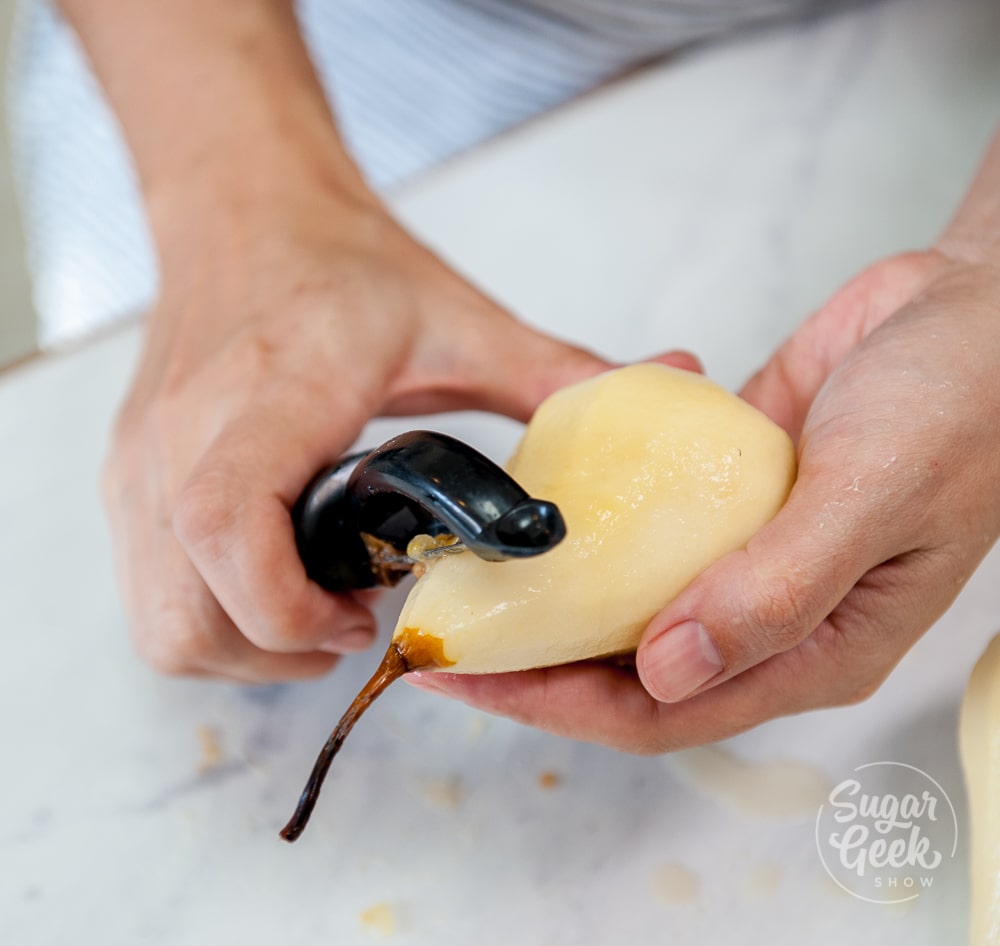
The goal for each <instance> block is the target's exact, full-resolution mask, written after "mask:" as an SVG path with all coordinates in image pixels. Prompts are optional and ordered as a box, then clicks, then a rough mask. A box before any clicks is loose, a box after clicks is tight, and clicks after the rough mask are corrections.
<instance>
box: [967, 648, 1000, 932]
mask: <svg viewBox="0 0 1000 946" xmlns="http://www.w3.org/2000/svg"><path fill="white" fill-rule="evenodd" d="M959 734H960V740H959V741H960V746H961V754H962V768H963V769H964V771H965V787H966V794H967V795H968V798H969V814H970V818H971V822H972V823H971V830H970V831H969V838H970V842H971V845H972V858H971V869H970V873H971V880H972V899H971V903H970V915H969V944H970V946H995V944H997V943H1000V634H998V635H997V636H996V637H995V638H993V640H992V641H991V643H990V645H989V646H988V647H987V648H986V652H985V653H984V654H983V656H982V657H980V659H979V662H978V663H977V664H976V666H975V669H974V670H973V671H972V676H971V677H970V679H969V685H968V687H967V688H966V691H965V698H964V700H963V701H962V716H961V722H960V724H959Z"/></svg>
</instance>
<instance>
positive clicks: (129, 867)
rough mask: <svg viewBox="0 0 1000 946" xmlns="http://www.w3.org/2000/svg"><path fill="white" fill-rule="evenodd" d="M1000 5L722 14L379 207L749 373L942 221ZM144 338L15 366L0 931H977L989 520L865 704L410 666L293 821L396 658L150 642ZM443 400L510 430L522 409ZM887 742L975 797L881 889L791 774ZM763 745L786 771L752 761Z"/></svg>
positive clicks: (521, 298) (4, 499)
mask: <svg viewBox="0 0 1000 946" xmlns="http://www.w3.org/2000/svg"><path fill="white" fill-rule="evenodd" d="M998 37H1000V6H998V5H997V4H996V3H995V2H994V0H952V2H951V3H949V4H947V5H945V4H940V3H937V2H936V0H896V2H888V3H883V4H880V5H878V6H875V7H872V8H865V9H859V10H855V11H852V12H850V13H847V14H843V15H839V16H837V17H834V18H831V19H828V20H825V21H820V22H816V23H810V24H805V25H801V26H793V27H782V28H778V29H774V30H769V31H765V32H760V33H757V34H755V35H753V36H749V37H744V38H741V39H734V40H732V41H731V42H728V43H725V44H722V45H719V46H715V47H713V48H711V49H705V50H699V51H694V52H691V53H689V54H686V55H684V56H680V57H677V58H676V59H674V60H673V61H672V62H669V63H665V64H663V65H660V66H658V67H656V68H653V69H650V70H648V71H646V72H643V73H641V74H638V75H635V76H632V77H630V78H629V79H627V80H625V81H622V82H619V83H616V84H615V85H613V86H611V87H609V88H607V89H605V90H602V91H601V92H599V93H598V94H595V95H592V96H589V97H587V98H586V99H585V100H582V101H580V102H578V103H575V104H574V105H572V106H570V107H568V108H566V109H563V110H562V111H560V112H559V113H557V114H554V115H552V116H550V117H548V118H546V119H544V120H542V121H539V122H536V123H533V124H532V125H530V126H528V127H526V128H524V129H521V130H519V131H518V132H516V133H514V134H511V135H508V136H505V137H504V138H502V139H500V140H498V141H496V142H493V143H492V144H490V145H488V146H486V147H484V148H482V149H480V150H478V151H476V152H474V153H470V154H468V155H465V156H463V157H462V158H460V159H458V160H456V161H453V162H451V163H450V164H449V165H448V166H446V167H443V168H441V169H439V170H438V171H436V172H434V173H433V174H431V175H428V176H427V177H425V178H424V179H422V180H421V181H419V182H416V183H414V184H412V185H411V186H409V187H407V188H405V189H404V190H402V191H400V192H399V193H398V194H396V195H394V202H395V206H396V207H397V209H398V212H399V214H400V215H401V216H402V218H403V219H404V220H405V221H406V222H407V223H408V224H409V225H410V226H411V227H413V228H414V229H415V230H416V231H417V232H418V233H419V234H420V235H421V236H422V237H423V238H424V239H426V240H427V241H428V242H429V243H431V244H432V245H433V246H434V247H436V248H437V249H438V250H439V251H440V252H442V253H443V254H444V255H445V256H446V257H448V258H449V259H451V260H452V261H454V263H455V265H456V266H458V267H460V268H461V269H462V270H463V271H465V272H467V273H468V274H470V276H471V277H472V278H474V279H475V280H476V281H477V282H479V283H480V284H481V285H483V286H485V287H486V288H487V289H488V290H489V291H491V292H492V293H493V294H494V295H496V296H497V297H499V298H500V299H501V300H502V301H503V302H505V303H506V304H508V305H509V306H510V307H511V308H512V309H513V310H514V311H516V312H517V313H519V314H520V315H522V316H523V317H524V318H526V319H528V320H529V321H531V322H533V323H535V324H538V325H540V326H544V327H546V328H548V329H550V330H552V331H555V332H557V333H559V334H562V335H564V336H567V337H570V338H572V339H574V340H576V341H578V342H582V343H584V344H587V345H590V346H592V347H594V348H596V349H598V350H600V351H602V352H605V353H606V354H608V355H610V356H612V357H616V358H622V359H626V358H632V357H637V356H641V355H643V354H645V353H647V352H649V351H652V350H659V349H663V348H667V347H673V346H687V347H690V348H692V349H693V350H695V351H697V352H699V353H701V355H702V356H703V358H704V360H705V363H706V366H707V369H708V371H709V373H710V374H711V375H712V376H713V377H715V378H716V379H718V380H720V381H722V382H723V383H725V384H727V385H729V386H731V387H736V386H738V385H739V383H740V382H741V380H742V379H744V378H745V377H746V376H747V375H749V374H750V373H751V372H752V371H753V369H754V368H755V367H756V366H757V365H758V364H759V363H760V362H761V361H762V360H763V359H764V358H765V357H766V356H767V354H768V353H769V352H770V351H771V350H772V349H773V348H774V347H775V346H776V344H777V343H778V342H779V341H780V340H781V339H782V338H783V337H784V336H785V335H786V334H787V333H788V332H789V331H790V330H791V328H792V327H793V326H794V325H795V324H796V323H797V322H798V321H799V320H800V319H801V318H802V317H803V316H804V315H805V314H807V313H808V312H809V311H810V310H811V309H812V308H813V307H815V306H816V305H818V304H819V303H821V302H822V301H823V300H824V298H825V297H826V296H827V295H828V294H829V293H830V292H831V291H832V290H833V289H834V288H835V287H836V286H838V285H839V284H840V283H842V282H843V281H845V280H846V279H847V278H848V277H849V276H850V275H852V274H853V273H854V272H856V271H857V270H858V269H859V268H860V267H862V266H863V265H864V264H865V263H867V262H870V261H873V260H875V259H876V258H878V257H879V256H882V255H885V254H887V253H890V252H893V251H896V250H901V249H906V248H910V247H919V246H921V245H925V244H926V243H927V242H928V241H929V240H931V239H932V238H933V237H934V235H935V233H936V232H937V231H938V230H939V228H940V227H941V226H942V225H943V224H944V223H945V222H946V220H947V219H948V216H949V215H950V213H951V211H952V209H953V208H954V206H955V204H956V202H957V200H958V198H959V196H960V195H961V193H962V190H963V188H964V186H965V184H966V183H967V181H968V180H969V178H970V176H971V174H972V172H973V169H974V167H975V165H976V163H977V161H978V157H979V155H980V154H981V152H982V150H983V148H984V146H985V144H986V142H987V139H988V137H989V135H990V133H991V130H992V128H993V127H994V125H995V123H996V122H997V120H998V119H1000V94H998V92H1000V54H998ZM137 338H138V333H137V330H135V329H132V330H128V331H124V332H121V333H119V334H117V335H114V336H113V337H109V338H106V339H104V340H101V341H99V342H95V343H93V344H91V345H89V346H86V347H85V348H83V349H81V350H79V351H77V352H76V353H73V354H71V355H64V356H60V357H52V358H49V359H43V360H42V361H40V362H36V363H34V364H31V365H28V366H24V367H22V368H20V369H17V370H15V371H13V372H10V373H8V374H7V375H6V376H4V377H2V378H0V444H2V445H3V447H2V460H0V522H2V523H3V526H2V528H0V626H2V627H3V629H4V639H5V656H4V659H3V660H2V661H0V706H2V712H0V735H2V740H3V746H4V749H5V757H6V762H5V763H4V770H5V773H6V774H5V776H4V778H3V790H2V799H3V805H2V810H0V871H2V877H3V883H2V884H0V942H3V943H10V944H18V946H32V944H65V943H101V944H119V943H121V944H130V946H137V944H155V946H160V944H171V946H187V944H198V946H203V944H206V943H211V944H213V946H229V944H233V946H237V944H238V946H319V944H323V946H327V944H331V943H335V944H338V946H340V944H364V943H368V942H376V941H384V942H391V943H398V944H400V946H408V944H430V943H434V944H436V946H447V944H452V943H454V944H459V946H473V944H475V946H500V944H504V946H507V944H513V943H517V944H519V946H576V944H580V946H592V944H614V946H618V944H623V943H637V944H659V943H666V942H669V943H672V944H678V946H683V944H692V946H693V944H703V943H721V942H730V941H734V940H736V939H738V940H739V941H740V942H742V943H745V944H768V946H774V944H783V943H788V944H792V943H795V944H798V943H801V942H808V943H810V944H813V946H823V944H835V943H836V944H840V943H842V942H852V943H857V944H868V943H871V944H875V943H879V944H883V943H904V942H905V943H907V944H910V946H922V944H927V946H930V944H934V946H940V944H942V943H948V944H955V943H959V942H962V941H963V939H964V938H965V935H966V933H965V931H966V927H967V922H966V901H967V896H968V877H967V870H966V867H965V856H966V833H967V831H968V825H967V817H966V809H965V804H964V799H963V789H962V781H961V774H960V769H959V763H958V758H957V752H956V741H955V729H956V718H957V711H958V703H959V700H960V698H961V694H962V690H963V688H964V685H965V681H966V679H967V676H968V674H969V671H970V669H971V667H972V665H973V663H974V661H975V659H976V657H977V655H978V654H979V653H980V652H981V650H982V648H983V647H984V645H985V643H986V641H987V640H988V639H989V638H990V637H991V636H992V634H993V633H994V632H995V631H996V630H997V629H998V628H1000V592H998V590H997V589H998V587H1000V554H998V553H997V552H996V551H994V553H993V554H992V555H991V556H990V557H989V558H988V559H987V560H986V562H985V563H984V564H983V565H982V567H981V568H980V570H979V572H978V573H977V574H976V576H974V578H973V580H972V581H971V582H970V584H969V585H968V586H967V588H966V589H965V591H964V592H963V593H962V595H961V597H960V598H959V600H958V601H957V602H956V604H955V605H954V606H953V607H952V609H951V610H950V611H949V612H948V614H946V615H945V616H944V617H943V618H942V619H941V621H940V622H939V624H938V625H937V626H936V627H935V628H933V629H932V630H931V631H930V632H929V633H928V634H927V635H926V636H925V637H924V639H923V640H921V641H920V642H919V643H918V644H917V646H916V647H914V649H913V650H912V651H911V652H910V654H909V655H908V656H907V657H906V658H905V659H904V661H903V663H902V664H901V665H900V667H899V668H898V670H897V672H896V673H894V674H893V675H892V676H891V678H890V679H889V681H888V682H887V683H886V684H885V685H884V686H883V687H882V689H881V690H880V691H879V692H878V693H877V694H876V695H875V696H874V697H873V698H872V699H871V700H869V701H868V702H866V703H864V704H862V705H858V706H853V707H849V708H844V709H838V710H828V711H822V712H815V713H810V714H806V715H803V716H798V717H794V718H789V719H783V720H778V721H776V722H773V723H771V724H768V725H766V726H763V727H760V728H758V729H756V730H754V731H752V732H750V733H747V734H745V735H744V736H741V737H739V738H736V739H733V740H730V741H728V742H727V743H726V744H725V745H724V746H722V747H721V748H720V749H718V750H717V752H716V753H715V754H714V755H711V754H710V755H708V756H705V755H701V756H699V755H698V754H695V755H693V756H681V757H675V756H667V757H663V758H652V759H649V758H634V757H630V756H624V755H619V754H616V753H613V752H611V751H608V750H604V749H601V748H597V747H593V746H589V745H583V744H577V743H574V742H571V741H566V740H560V739H556V738H554V737H550V736H547V735H544V734H542V733H538V732H534V731H531V730H528V729H526V728H523V727H520V726H517V725H515V724H513V723H509V722H506V721H503V720H499V719H494V718H490V717H487V716H484V715H481V714H479V713H477V712H475V711H472V710H470V709H468V708H466V707H463V706H460V705H456V704H452V703H449V702H447V701H444V700H442V699H440V698H437V697H434V696H431V695H428V694H425V693H420V692H416V691H411V689H410V688H407V687H399V688H398V689H395V690H394V691H390V693H389V694H387V695H386V696H385V697H384V699H383V700H382V701H381V702H380V703H379V704H378V705H376V707H375V708H374V709H373V710H372V712H371V714H370V715H369V716H368V717H367V718H366V719H365V720H364V721H363V722H362V724H361V725H359V727H358V729H357V730H356V732H355V734H354V736H353V737H352V740H351V741H350V742H349V743H348V745H347V747H346V748H345V749H344V752H343V753H342V755H341V757H340V758H339V760H338V764H337V765H336V766H335V768H334V770H333V772H332V776H331V779H330V781H329V783H328V785H327V787H326V789H325V792H324V795H323V798H322V801H321V805H320V808H319V809H318V811H317V814H316V817H315V819H314V822H313V824H312V825H311V827H310V830H309V831H308V832H307V833H306V835H305V836H304V837H303V839H302V840H301V841H299V842H298V843H297V844H296V845H294V846H289V845H285V844H283V843H282V842H280V841H279V840H278V839H277V831H278V829H279V828H280V827H281V825H282V824H283V823H284V820H285V819H286V818H287V816H288V814H289V813H290V809H291V807H292V806H293V804H294V802H295V799H296V798H297V795H298V792H299V790H300V788H301V785H302V782H303V779H304V777H305V775H306V774H307V772H308V769H309V767H310V766H311V764H312V761H313V757H314V754H315V752H316V750H317V749H318V747H319V745H320V744H321V742H322V740H323V739H324V738H325V736H326V734H327V732H328V731H329V728H330V726H331V725H332V723H333V722H334V721H335V719H336V717H337V716H338V715H339V713H340V712H341V710H342V709H343V708H344V706H345V705H346V704H347V702H349V700H350V698H351V696H352V695H353V693H354V691H355V690H356V688H357V686H358V685H359V683H360V682H362V681H363V679H364V678H366V677H367V675H368V674H369V672H370V671H371V669H372V668H373V666H374V663H375V662H376V660H377V657H376V655H375V653H369V654H364V655H360V656H356V657H352V658H350V659H348V660H345V661H344V663H343V664H342V666H341V667H340V668H339V669H338V670H337V671H336V672H335V673H334V674H333V675H331V676H330V677H329V678H328V679H324V680H321V681H316V682H312V683H309V684H302V685H287V686H272V687H256V688H243V687H238V686H234V685H227V684H217V683H206V682H194V681H181V680H170V679H163V678H160V677H157V676H156V675H155V674H153V673H152V672H151V671H149V670H148V669H146V668H145V667H144V666H143V665H141V664H140V663H139V661H138V660H137V659H136V658H135V657H134V656H133V654H132V652H131V650H130V648H129V645H128V643H127V635H126V630H125V626H124V620H123V616H122V611H121V606H120V603H119V600H118V597H117V591H116V586H115V582H114V576H113V571H112V565H111V558H110V550H109V545H108V540H107V537H106V531H105V526H104V522H103V518H102V514H101V510H100V505H99V501H98V489H97V480H98V470H99V464H100V458H101V455H102V453H103V450H104V445H105V442H106V438H107V432H108V427H109V424H110V419H111V417H112V414H113V411H114V408H115V405H116V403H117V401H118V399H119V398H120V396H121V394H122V391H123V389H124V386H125V384H126V382H127V379H128V375H129V372H130V370H131V368H132V365H133V360H134V356H135V351H136V346H137ZM434 423H435V425H436V426H437V427H439V428H440V429H445V430H448V431H451V432H453V433H456V434H458V435H459V436H462V437H464V438H466V439H468V440H470V441H472V442H473V443H476V444H477V445H479V446H480V447H481V448H483V449H485V450H487V451H488V452H490V453H492V454H493V455H495V456H497V457H498V458H502V457H503V456H504V455H505V454H506V452H507V450H508V449H509V448H510V446H511V444H512V443H513V441H514V439H515V438H516V435H517V429H516V427H515V425H513V424H511V423H509V422H507V421H503V420H500V419H497V418H489V417H482V416H480V415H473V414H461V415H451V416H448V417H445V418H440V419H436V420H435V422H434ZM417 425H418V422H413V421H412V420H411V422H410V423H409V424H407V426H417ZM396 429H401V428H400V427H399V426H398V425H395V424H393V423H392V422H389V421H380V422H377V423H376V424H373V425H372V429H371V430H370V431H369V432H368V433H367V435H366V437H367V439H368V441H369V442H375V441H376V440H378V439H380V438H382V437H384V436H386V435H388V434H389V433H390V432H392V431H394V430H396ZM398 603H399V601H398V596H395V597H394V596H389V597H388V598H387V599H386V600H385V601H384V602H383V603H382V605H381V614H382V618H383V623H384V624H388V623H390V621H391V617H392V611H393V608H395V607H398ZM775 760H784V761H785V767H784V768H777V767H776V762H775ZM880 760H895V761H897V762H900V763H904V764H906V765H912V766H916V767H919V768H920V769H922V770H924V771H926V772H927V773H929V774H930V775H932V776H933V778H934V779H935V780H936V781H937V782H938V783H939V785H940V786H941V788H942V789H943V790H945V791H947V794H948V795H949V796H950V798H951V799H952V801H953V802H954V805H955V809H956V814H957V821H958V827H959V832H958V833H959V837H958V846H957V854H956V856H955V857H954V859H950V860H948V862H947V863H945V864H944V865H943V866H942V867H941V868H940V869H939V870H938V871H937V873H936V876H935V882H934V886H933V889H931V890H927V891H925V892H924V893H923V894H922V895H921V896H920V897H919V899H916V900H912V901H909V902H908V903H905V904H900V905H897V906H891V907H890V906H885V905H876V904H872V903H868V902H865V901H862V900H859V899H857V898H855V897H852V896H849V895H848V894H847V893H845V892H844V891H842V890H841V889H840V888H839V887H837V886H836V885H835V884H834V883H833V882H832V880H831V879H830V878H829V877H828V876H827V875H826V873H825V872H824V869H823V866H822V864H821V861H820V858H819V856H818V852H817V844H816V838H815V834H816V830H815V825H816V805H815V799H814V798H810V797H809V796H808V793H807V795H806V803H805V804H803V803H801V802H802V799H801V798H799V800H798V802H796V801H795V799H793V798H792V796H791V795H790V794H789V790H790V788H792V787H794V786H792V785H791V783H794V782H798V781H801V780H802V778H805V780H806V781H807V782H808V781H809V778H811V777H813V776H815V779H816V780H818V784H820V785H821V786H825V785H827V784H829V785H831V786H832V785H833V784H835V783H837V782H839V781H841V780H842V779H844V778H846V777H848V776H849V775H850V774H851V773H852V772H853V771H854V770H855V769H856V768H857V767H858V766H861V765H865V764H867V763H872V762H877V761H880ZM720 766H721V774H720ZM713 772H714V773H715V774H712V773H713ZM734 772H735V773H736V774H735V775H734V774H733V773H734ZM776 773H777V776H776ZM758 776H759V777H758ZM775 776H776V777H775ZM762 778H763V781H764V783H765V784H766V785H769V786H770V787H769V788H768V793H769V796H770V800H771V804H760V803H759V801H760V799H759V798H758V799H757V801H754V799H753V798H751V796H750V794H749V793H750V788H751V783H754V784H757V785H758V786H759V784H760V782H761V779H762ZM768 778H771V779H772V781H771V782H770V783H769V782H768ZM758 794H759V793H758Z"/></svg>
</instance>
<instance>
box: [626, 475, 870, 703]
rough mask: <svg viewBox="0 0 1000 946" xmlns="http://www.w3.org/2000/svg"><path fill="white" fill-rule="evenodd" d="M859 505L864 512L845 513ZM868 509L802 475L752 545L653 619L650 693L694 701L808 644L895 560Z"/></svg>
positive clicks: (641, 669)
mask: <svg viewBox="0 0 1000 946" xmlns="http://www.w3.org/2000/svg"><path fill="white" fill-rule="evenodd" d="M848 486H849V484H848ZM834 494H836V495H834ZM845 496H847V497H849V499H848V500H845V499H844V497H845ZM851 498H853V499H854V502H855V503H858V504H859V505H858V506H857V507H856V508H855V509H845V508H844V506H845V503H849V501H850V499H851ZM834 503H836V505H834ZM863 503H864V499H863V496H862V495H861V494H857V493H850V492H847V493H845V492H844V487H843V485H842V484H840V483H839V482H836V481H831V480H830V479H828V478H826V477H821V476H817V475H812V476H811V475H809V473H808V472H806V473H800V477H799V480H798V481H797V482H796V485H795V487H794V488H793V490H792V493H791V495H790V496H789V499H788V501H787V502H786V504H785V506H784V508H783V509H782V510H781V511H780V512H779V513H778V515H777V516H776V517H775V518H774V519H773V520H772V521H771V522H770V523H768V524H767V525H765V526H764V527H763V528H762V529H761V530H760V531H759V532H757V534H756V535H754V536H753V538H752V539H751V540H750V542H749V543H748V544H747V546H746V548H744V549H741V550H740V551H737V552H732V553H731V554H729V555H726V556H724V557H723V558H721V559H720V560H719V561H718V562H716V563H715V564H714V565H712V566H710V567H709V568H707V569H706V570H705V571H704V572H702V573H701V575H699V576H698V577H697V578H696V579H695V580H694V581H693V582H692V583H691V584H690V585H688V586H687V588H685V589H684V591H682V592H681V593H680V595H678V596H677V597H676V598H675V599H674V600H673V601H671V602H670V604H668V605H667V606H666V607H665V608H664V609H663V610H662V611H660V613H659V614H657V615H656V616H655V617H654V618H653V619H652V620H651V621H650V622H649V625H648V626H647V628H646V630H645V632H644V633H643V637H642V640H641V641H640V644H639V648H638V653H637V655H636V666H637V670H638V673H639V677H640V679H641V680H642V683H643V686H645V688H646V689H647V690H648V691H649V693H650V694H651V695H652V696H653V697H655V698H656V699H658V700H660V701H662V702H667V703H672V702H677V701H679V700H683V699H686V698H687V697H689V696H691V695H693V694H694V693H696V692H700V691H701V690H703V689H707V688H709V687H711V686H715V685H716V684H718V683H721V682H723V681H724V680H727V679H729V678H731V677H733V676H736V675H737V674H739V673H741V672H743V671H744V670H747V669H748V668H750V667H753V666H755V665H757V664H759V663H761V662H762V661H764V660H767V659H768V658H769V657H772V656H774V655H775V654H779V653H783V652H785V651H787V650H791V649H792V648H793V647H795V646H796V645H797V644H799V643H800V642H801V641H803V640H804V639H805V638H806V637H808V636H809V635H810V634H811V633H812V632H813V631H814V630H815V629H816V628H817V627H818V626H819V625H820V624H821V623H822V622H823V620H824V619H825V618H826V617H827V616H828V615H829V614H830V613H831V612H832V611H833V610H834V608H836V606H837V605H838V604H839V603H840V602H841V600H842V599H843V598H844V597H845V596H846V595H847V593H848V592H849V591H850V590H851V589H852V588H853V587H854V586H855V584H856V583H857V582H858V580H859V579H860V578H861V577H862V575H864V574H865V573H866V572H867V571H868V570H869V569H871V568H873V567H874V566H875V565H877V564H878V563H879V562H880V561H881V560H883V559H884V557H885V556H886V554H888V553H886V552H885V550H884V549H882V548H880V546H881V545H882V542H884V541H885V539H884V534H885V533H886V532H888V531H890V530H889V529H885V528H882V529H877V528H875V526H874V524H873V523H872V522H871V519H872V517H871V516H870V515H867V514H866V510H865V508H864V506H863ZM831 509H836V510H837V515H836V517H833V516H831ZM880 534H881V536H882V539H881V541H879V537H880Z"/></svg>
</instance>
